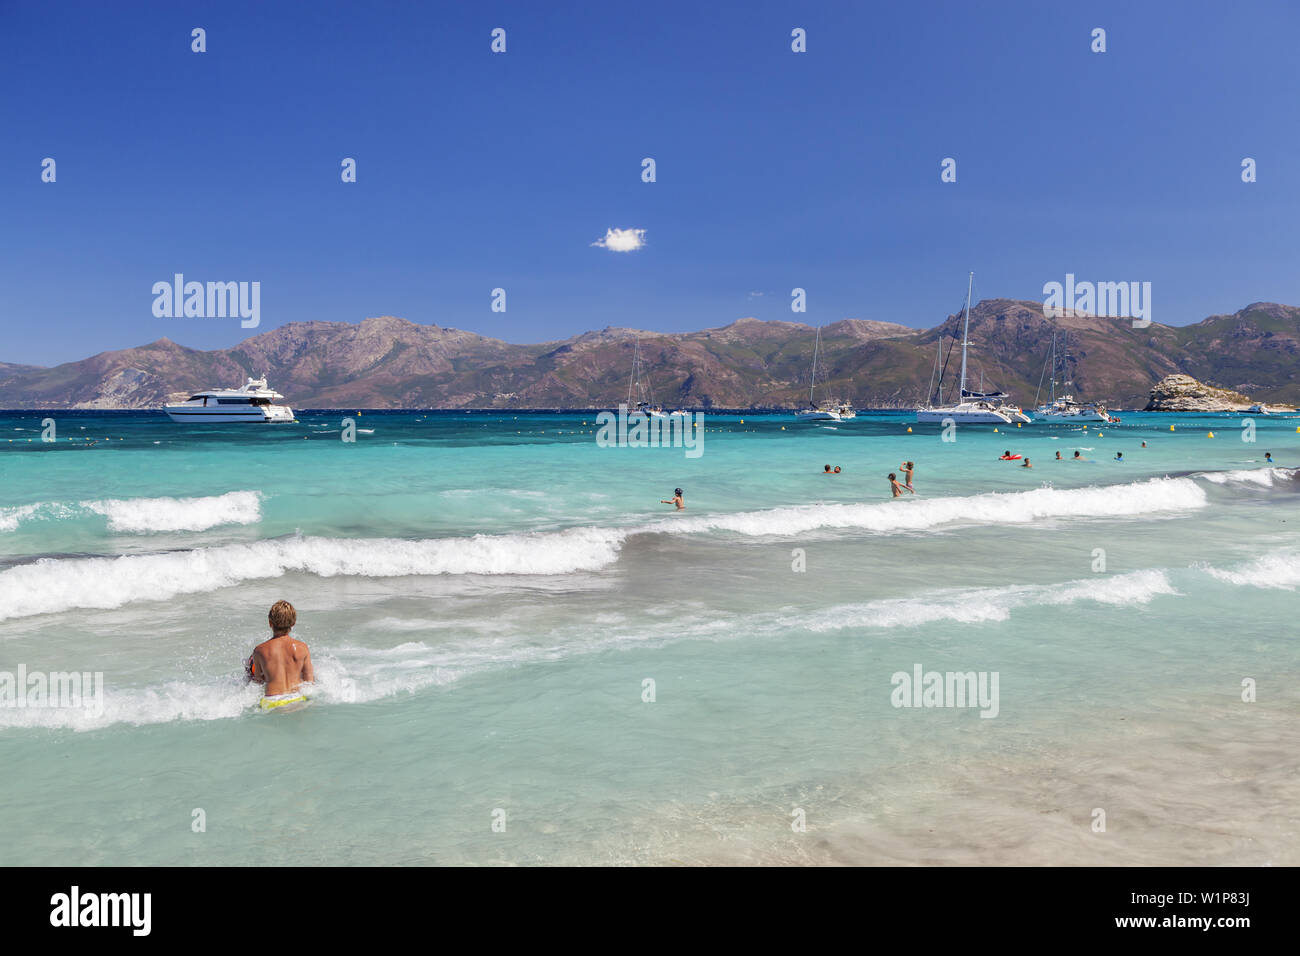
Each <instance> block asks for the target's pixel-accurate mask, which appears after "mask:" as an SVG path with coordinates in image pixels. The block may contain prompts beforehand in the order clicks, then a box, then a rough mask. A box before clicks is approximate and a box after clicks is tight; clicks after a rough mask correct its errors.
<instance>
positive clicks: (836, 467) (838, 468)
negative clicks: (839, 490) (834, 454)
mask: <svg viewBox="0 0 1300 956" xmlns="http://www.w3.org/2000/svg"><path fill="white" fill-rule="evenodd" d="M839 473H840V466H839V465H836V466H835V474H837V475H838V474H839Z"/></svg>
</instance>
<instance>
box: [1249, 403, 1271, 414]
mask: <svg viewBox="0 0 1300 956" xmlns="http://www.w3.org/2000/svg"><path fill="white" fill-rule="evenodd" d="M1246 414H1247V415H1267V414H1269V411H1268V409H1267V408H1265V407H1264V406H1263V405H1252V406H1250V408H1248V409H1246Z"/></svg>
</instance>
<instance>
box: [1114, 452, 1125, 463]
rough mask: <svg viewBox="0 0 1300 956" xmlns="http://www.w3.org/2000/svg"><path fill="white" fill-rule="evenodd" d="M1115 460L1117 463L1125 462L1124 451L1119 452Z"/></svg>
mask: <svg viewBox="0 0 1300 956" xmlns="http://www.w3.org/2000/svg"><path fill="white" fill-rule="evenodd" d="M1115 460H1116V461H1123V460H1124V453H1123V452H1122V451H1117V452H1115Z"/></svg>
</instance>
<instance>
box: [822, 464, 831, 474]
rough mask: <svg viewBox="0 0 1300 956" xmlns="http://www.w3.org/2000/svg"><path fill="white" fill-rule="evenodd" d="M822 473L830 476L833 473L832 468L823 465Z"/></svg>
mask: <svg viewBox="0 0 1300 956" xmlns="http://www.w3.org/2000/svg"><path fill="white" fill-rule="evenodd" d="M822 473H823V474H827V475H829V474H830V473H831V466H830V465H823V466H822Z"/></svg>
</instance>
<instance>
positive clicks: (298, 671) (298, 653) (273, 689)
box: [245, 601, 316, 710]
mask: <svg viewBox="0 0 1300 956" xmlns="http://www.w3.org/2000/svg"><path fill="white" fill-rule="evenodd" d="M266 619H267V623H268V624H270V625H271V638H270V640H266V641H263V642H262V643H261V644H258V645H257V647H255V648H253V654H252V656H251V657H249V658H248V660H247V661H246V662H245V670H246V673H247V674H248V679H249V680H251V681H255V682H256V683H258V684H264V685H265V687H266V689H265V691H264V692H263V693H264V695H265V696H263V697H262V701H261V706H262V709H263V710H270V709H272V708H274V707H282V706H284V705H285V704H293V703H298V702H299V701H304V700H306V699H307V698H306V696H305V695H304V694H303V693H302V691H301V687H302V685H303V684H304V683H306V684H310V683H313V682H314V681H315V680H316V672H315V671H314V670H313V669H312V664H311V651H309V650H308V649H307V645H306V644H304V643H303V642H302V641H298V640H294V638H293V636H292V634H290V631H292V630H293V626H294V625H295V624H297V623H298V612H297V611H295V610H294V607H293V605H292V604H290V603H289V602H288V601H276V602H275V603H274V604H272V605H271V612H270V613H269V614H268V615H267V616H266Z"/></svg>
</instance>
